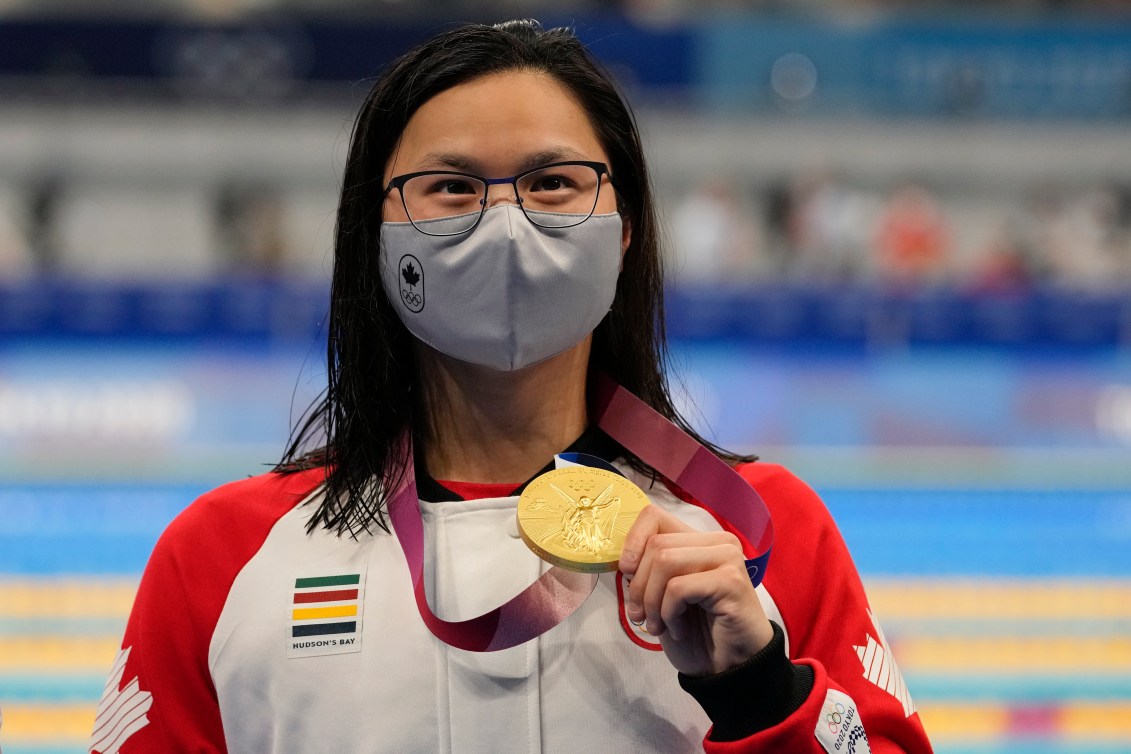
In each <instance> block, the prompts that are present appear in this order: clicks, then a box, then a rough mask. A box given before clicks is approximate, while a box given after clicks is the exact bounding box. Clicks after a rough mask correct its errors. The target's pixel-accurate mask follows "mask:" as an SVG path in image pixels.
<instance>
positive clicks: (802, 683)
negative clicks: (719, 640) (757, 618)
mask: <svg viewBox="0 0 1131 754" xmlns="http://www.w3.org/2000/svg"><path fill="white" fill-rule="evenodd" d="M770 625H772V626H773V627H774V638H773V639H771V640H770V643H769V644H767V645H766V646H765V647H764V648H763V649H762V651H761V652H759V653H758V654H756V655H754V656H753V657H751V658H750V659H749V660H747V661H746V662H744V663H742V664H741V665H738V666H736V667H733V668H731V669H730V670H725V671H723V672H722V673H718V674H716V675H707V676H702V677H699V678H694V677H691V676H686V675H684V674H683V673H680V674H679V685H680V686H682V687H683V690H684V691H686V692H687V693H689V694H691V696H693V697H695V701H697V702H699V706H701V707H702V708H703V711H704V712H706V713H707V716H708V717H709V718H711V722H712V723H713V724H714V729H713V730H712V731H711V740H712V741H738V740H740V739H743V738H746V737H748V736H752V735H754V734H755V733H758V732H759V731H763V730H766V729H767V728H772V727H774V726H775V725H777V724H778V723H780V722H781V721H782V720H785V719H786V718H787V717H789V716H790V715H792V714H793V713H794V712H796V711H797V709H798V708H799V707H801V705H802V704H804V703H805V700H806V698H808V696H809V692H810V691H812V690H813V669H812V668H811V667H809V666H808V665H794V664H793V663H792V662H790V661H789V658H788V657H786V656H785V633H784V632H783V631H782V629H781V626H779V625H778V624H777V623H774V622H773V621H770Z"/></svg>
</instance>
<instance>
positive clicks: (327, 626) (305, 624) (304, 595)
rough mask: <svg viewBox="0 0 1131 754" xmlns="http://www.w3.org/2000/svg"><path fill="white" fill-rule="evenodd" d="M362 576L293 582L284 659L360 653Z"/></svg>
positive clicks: (318, 578) (316, 578) (320, 577)
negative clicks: (286, 657) (285, 656)
mask: <svg viewBox="0 0 1131 754" xmlns="http://www.w3.org/2000/svg"><path fill="white" fill-rule="evenodd" d="M364 589H365V574H363V573H343V574H337V575H332V576H307V577H303V578H296V579H295V588H294V592H293V595H292V598H291V604H290V605H289V610H290V621H289V622H288V628H287V656H288V657H310V656H312V655H336V654H343V653H346V652H360V651H361V614H362V610H361V606H362V604H363V602H362V600H363V597H364Z"/></svg>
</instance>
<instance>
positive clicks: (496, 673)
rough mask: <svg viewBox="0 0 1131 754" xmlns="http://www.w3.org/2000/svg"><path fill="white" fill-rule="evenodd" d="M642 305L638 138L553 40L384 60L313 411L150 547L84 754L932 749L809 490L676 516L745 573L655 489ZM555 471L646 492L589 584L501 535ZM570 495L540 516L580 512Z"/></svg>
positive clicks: (652, 326) (600, 83) (602, 501)
mask: <svg viewBox="0 0 1131 754" xmlns="http://www.w3.org/2000/svg"><path fill="white" fill-rule="evenodd" d="M661 292H662V285H661V277H660V264H659V250H658V243H657V232H656V225H655V219H654V215H653V206H652V200H651V196H650V194H649V189H648V177H647V174H646V170H645V164H644V158H643V154H642V150H641V147H640V141H639V137H638V134H637V131H636V128H635V124H634V122H633V120H632V117H631V115H630V113H629V112H628V110H627V108H626V106H625V105H624V104H623V102H622V101H621V99H620V97H619V96H618V95H617V93H616V91H615V89H614V88H613V87H612V85H611V84H610V83H609V80H608V79H607V77H606V76H604V75H603V74H602V73H601V72H600V71H599V70H598V69H597V68H596V67H595V66H594V64H593V63H592V61H591V60H590V59H589V58H588V56H587V54H586V53H585V51H584V49H583V48H582V47H581V45H580V44H579V43H578V41H577V40H576V39H575V38H574V37H573V36H572V34H571V33H570V32H569V31H567V30H563V29H555V30H550V31H543V30H542V29H541V28H540V27H539V26H538V25H537V24H535V23H532V22H511V23H507V24H502V25H500V26H497V27H486V26H468V27H464V28H460V29H457V30H454V31H451V32H448V33H445V34H441V35H440V36H438V37H436V38H435V39H433V40H431V41H429V42H427V43H425V44H423V45H421V46H420V47H418V48H417V49H415V50H413V51H412V52H410V53H408V54H407V55H405V56H404V57H402V58H401V59H399V60H398V61H396V62H395V63H393V64H392V66H391V67H390V68H389V69H388V71H387V72H386V73H385V74H384V75H383V76H382V77H381V79H380V81H378V83H377V85H376V86H375V88H374V89H373V91H372V93H371V94H370V96H369V99H368V100H367V102H366V103H365V105H364V107H363V109H362V112H361V115H360V117H359V119H358V122H357V125H356V128H355V132H354V136H353V142H352V146H351V151H350V155H349V159H348V163H347V166H346V172H345V180H344V188H343V191H342V198H341V204H340V207H339V211H338V224H337V238H336V251H335V270H334V282H333V292H332V297H331V299H332V300H331V314H330V344H329V387H328V391H327V393H326V397H325V400H323V401H322V402H321V403H319V404H318V405H317V406H315V408H314V410H313V412H312V413H311V417H310V419H309V420H308V421H307V422H306V423H305V424H304V426H303V427H302V428H301V429H300V431H299V432H298V434H297V437H296V439H295V441H294V443H293V444H292V447H291V449H290V451H289V452H288V454H287V457H286V458H285V459H284V463H283V464H282V465H281V466H280V468H279V469H278V470H277V471H276V473H273V474H268V475H265V476H262V477H258V478H255V479H250V480H246V481H242V482H237V483H234V484H232V485H228V486H226V487H222V488H220V489H219V490H216V491H214V492H212V493H210V494H209V495H206V496H204V497H203V498H201V499H200V500H198V501H197V502H196V503H195V504H193V505H192V506H190V507H189V508H188V509H187V510H186V511H185V512H184V513H183V514H182V515H181V516H179V517H178V518H177V520H176V521H174V522H173V523H172V524H171V525H170V527H169V529H168V530H167V531H166V533H165V534H164V535H163V536H162V538H161V540H160V542H159V543H158V545H157V547H156V549H155V551H154V553H153V556H152V558H151V560H150V563H149V565H148V566H147V569H146V573H145V576H144V577H143V580H142V584H141V586H140V589H139V593H138V597H137V602H136V604H135V606H134V610H133V614H132V616H131V619H130V623H129V626H128V627H127V629H126V636H125V640H124V642H123V649H122V653H121V654H120V655H119V658H118V662H117V663H116V664H115V667H114V671H113V672H112V675H111V682H110V683H109V684H108V685H107V696H106V698H105V699H104V700H103V704H102V706H101V708H100V712H99V718H98V721H97V722H96V731H95V734H94V740H93V743H92V746H91V750H92V751H99V752H102V753H103V754H108V753H109V752H117V751H121V752H126V753H127V754H130V753H132V752H142V751H144V752H151V751H208V752H212V751H232V752H256V753H259V752H313V751H326V752H351V751H356V752H362V751H364V752H371V751H398V752H399V751H519V750H521V751H528V750H529V751H664V752H668V751H690V750H698V749H700V748H706V749H707V750H708V751H712V752H724V751H774V752H780V751H789V752H795V751H796V752H809V751H813V752H821V751H828V752H834V751H835V752H842V751H865V750H868V749H867V746H870V747H871V750H872V751H877V752H894V751H908V752H924V751H929V750H930V746H929V744H928V743H927V740H926V737H925V735H924V733H923V731H922V727H921V726H920V724H919V721H918V716H917V714H915V712H914V707H913V706H912V704H911V700H910V697H909V696H907V694H906V689H905V687H904V686H903V685H902V680H901V679H899V674H898V671H897V670H895V669H894V665H893V664H892V663H891V660H890V653H889V650H888V648H887V646H886V644H885V643H884V641H883V636H882V634H881V633H880V631H879V629H878V627H877V626H876V625H875V624H874V623H873V621H872V618H871V615H870V613H869V612H868V608H867V602H866V599H865V597H864V593H863V590H862V588H861V586H860V582H859V579H858V578H857V576H856V573H855V570H854V568H853V566H852V563H851V560H850V559H849V557H848V554H847V551H846V550H845V547H844V544H843V542H842V541H841V539H840V537H839V535H838V533H837V532H836V528H835V526H834V525H833V524H832V522H831V520H830V519H829V517H828V514H827V512H826V511H825V510H824V508H823V506H822V505H821V504H820V501H819V500H817V499H816V497H815V495H814V494H813V493H812V492H811V491H810V490H809V489H808V488H807V487H806V486H805V485H804V484H802V483H801V482H800V481H798V480H797V479H796V478H794V477H792V476H791V475H790V474H788V472H786V471H784V470H782V469H780V468H778V467H775V466H770V465H766V464H761V463H742V464H739V465H738V466H737V468H738V469H739V471H740V473H741V475H742V479H744V480H746V482H747V483H749V484H745V483H743V484H740V485H739V486H740V487H741V489H737V488H735V487H734V486H733V485H732V486H731V487H730V489H731V490H736V492H735V494H728V495H722V496H721V497H724V498H727V499H726V500H717V501H710V500H703V501H702V502H703V503H706V504H708V505H710V504H712V503H716V504H718V505H721V506H726V505H731V506H732V509H733V508H734V501H733V500H730V498H735V497H737V498H743V497H750V498H751V499H753V500H754V501H757V497H758V496H757V495H756V494H755V493H754V492H753V491H752V490H757V491H758V492H759V493H760V494H761V497H762V498H763V499H764V500H765V504H766V505H767V506H768V508H769V511H770V513H772V515H773V519H774V524H775V526H776V529H777V532H778V544H777V547H776V548H775V550H774V559H773V564H772V566H771V567H770V568H769V569H768V572H766V571H765V569H764V566H765V560H764V559H762V560H758V559H755V558H753V556H755V555H759V554H761V555H763V556H764V555H765V553H764V552H761V553H759V552H757V551H755V550H757V548H755V546H754V545H755V544H757V543H758V540H757V537H755V539H754V540H751V539H750V538H749V537H744V536H743V535H744V533H749V532H744V531H743V530H742V529H741V527H736V526H734V525H732V524H731V523H730V522H729V521H728V520H727V518H726V517H723V516H715V515H713V514H712V513H711V512H710V511H709V510H706V509H704V508H703V507H701V506H700V504H699V503H700V501H698V500H695V499H693V496H692V495H691V494H689V492H694V490H693V489H692V488H691V487H690V486H689V488H688V490H687V491H685V490H683V489H681V488H680V487H678V486H677V485H676V484H674V483H673V482H672V481H670V480H672V479H677V478H678V479H679V480H682V479H683V478H684V477H682V476H678V474H677V473H675V472H669V471H667V469H669V468H670V467H671V464H670V463H669V461H668V457H669V456H671V455H673V453H672V452H669V451H671V450H672V448H673V447H676V446H679V447H682V448H685V449H686V448H687V447H689V446H688V445H687V443H689V442H691V441H690V440H686V435H684V434H681V433H680V431H679V430H675V429H674V426H675V425H678V426H679V427H682V428H683V430H686V431H690V430H689V429H688V427H687V426H686V424H684V423H683V421H682V420H681V419H680V418H679V417H678V415H677V413H676V411H675V409H674V408H673V406H672V403H671V400H670V398H669V396H668V392H667V388H666V385H665V382H664V377H663V372H662V370H661V363H662V357H663V330H662V305H661ZM618 385H619V386H620V387H617V386H618ZM610 386H611V387H610ZM630 394H633V395H635V396H637V397H638V398H639V400H637V398H633V397H632V395H630ZM622 407H623V411H621V410H620V408H622ZM618 412H619V413H618ZM655 412H658V414H659V415H660V416H661V417H666V418H662V419H661V418H657V416H656V413H655ZM614 414H616V415H614ZM645 425H646V426H647V429H642V427H644V426H645ZM681 438H682V439H681ZM698 442H699V443H700V444H701V443H702V441H701V440H699V441H698ZM622 444H623V445H624V447H622ZM691 445H692V446H693V447H694V448H699V447H700V445H699V444H696V443H693V442H691ZM312 446H318V447H317V449H315V450H310V451H308V450H307V449H308V448H311V447H312ZM626 447H632V448H636V449H637V450H635V451H633V452H629V451H628V450H626V449H625V448H626ZM711 450H712V452H713V453H714V455H711V454H706V455H707V456H709V457H710V460H712V461H713V460H714V458H715V457H716V456H717V457H722V458H723V459H725V460H727V461H728V462H731V463H736V462H739V461H743V460H748V459H739V458H735V457H732V456H729V455H727V454H725V453H723V452H722V451H720V450H718V449H717V448H713V447H711ZM563 451H568V452H570V453H580V454H584V455H582V456H564V455H562V453H563ZM556 454H557V456H556ZM692 455H694V459H693V464H694V463H700V465H701V466H703V465H704V464H705V461H704V459H703V458H701V457H700V456H699V455H695V454H692ZM555 457H557V458H558V461H555V460H554V459H555ZM594 457H596V458H599V459H603V460H597V461H592V460H591V459H592V458H594ZM563 458H565V459H568V458H573V459H574V462H576V463H581V464H583V465H584V464H586V463H590V462H591V463H593V464H595V465H597V466H601V467H602V468H613V469H614V470H615V471H616V472H617V473H620V474H624V475H625V476H627V477H628V478H629V479H631V480H632V481H634V482H636V483H637V484H638V485H639V486H640V487H642V488H644V489H645V490H646V492H647V495H648V499H649V501H650V502H651V505H649V506H648V507H646V508H645V509H644V510H643V512H642V513H641V514H640V515H639V517H638V518H637V519H636V521H635V523H634V524H633V525H632V527H631V529H630V530H629V531H628V532H627V535H626V536H625V540H624V547H623V552H622V554H621V556H620V559H619V573H618V574H605V575H603V576H601V577H600V579H596V578H594V577H589V576H585V575H576V574H575V575H572V576H571V575H569V574H568V572H562V571H561V570H560V569H556V568H554V569H548V567H547V565H546V564H545V563H543V562H542V561H541V560H539V559H538V558H537V557H536V556H535V555H534V554H532V553H531V552H530V550H528V549H527V548H526V546H525V544H524V543H523V541H522V538H521V536H520V532H519V531H518V530H517V524H516V516H515V507H516V504H517V503H516V500H517V498H516V495H517V494H518V492H519V491H520V490H522V489H523V488H525V487H526V486H527V483H528V482H530V481H531V480H532V478H534V477H537V476H538V475H539V474H540V473H541V472H542V471H545V470H547V469H548V468H550V467H552V466H553V465H554V464H555V463H559V464H560V463H564V461H562V459H563ZM586 458H589V459H590V461H586V460H585V459H586ZM608 461H613V462H614V463H613V464H612V465H611V466H610V465H609V464H608V463H606V462H608ZM701 462H702V463H701ZM715 463H717V461H715ZM706 465H709V464H706ZM720 465H721V464H720ZM606 473H607V472H606ZM727 475H729V476H727ZM692 476H694V475H689V476H688V479H691V477H692ZM724 477H726V478H724ZM704 478H709V481H708V482H707V483H706V487H704V486H703V484H700V483H699V481H697V480H692V481H693V482H695V487H696V488H697V489H699V488H703V489H709V490H710V489H716V488H718V489H723V488H726V487H727V485H728V484H730V483H731V481H732V480H735V479H738V477H737V476H736V475H735V474H734V473H733V472H731V471H730V470H728V469H726V468H723V469H722V470H721V471H720V470H719V469H718V468H717V467H712V471H711V473H709V474H706V476H705V477H704ZM375 480H383V481H382V483H380V484H377V483H376V482H375ZM535 484H537V482H535ZM578 494H579V495H580V494H581V493H578ZM586 494H589V493H588V492H586ZM565 497H567V498H568V497H569V495H565ZM705 497H707V496H705ZM582 499H584V501H585V502H584V505H583V504H582V503H580V502H577V501H574V506H575V507H574V508H572V509H568V510H567V511H566V512H565V513H562V514H560V516H559V518H561V520H563V521H568V520H572V519H571V515H574V516H575V515H576V514H578V511H581V509H582V507H585V511H586V512H587V514H588V512H591V511H597V510H598V509H600V508H602V506H607V505H609V504H610V498H609V497H608V496H607V495H606V496H605V497H600V498H597V499H593V498H588V497H586V498H580V497H579V498H577V500H582ZM617 504H618V505H619V500H618V501H617ZM758 505H761V503H760V502H758ZM559 513H560V512H559ZM740 513H741V511H740ZM593 515H597V514H596V513H594V514H593ZM587 521H588V520H587ZM763 523H768V521H763ZM579 526H580V524H579ZM586 526H587V527H588V528H587V529H585V532H583V533H582V534H581V535H579V536H582V537H583V538H584V539H586V540H587V541H591V542H592V541H598V540H599V541H600V542H604V541H605V540H606V539H607V538H608V537H607V535H606V532H607V528H602V527H603V526H604V524H600V525H599V524H598V523H594V522H587V523H586ZM586 532H587V533H588V534H587V535H586V534H585V533H586ZM594 532H597V533H594ZM763 533H764V532H763ZM752 542H753V544H752ZM814 554H817V557H816V558H814V557H813V555H814ZM752 564H753V565H752ZM763 574H764V575H765V581H764V582H762V581H761V579H762V575H763ZM752 575H753V576H754V579H753V580H752V578H751V576H752ZM758 582H761V583H760V585H756V583H758ZM590 591H591V593H590ZM500 606H502V607H501V608H500ZM771 619H772V620H771ZM482 650H488V651H482ZM865 653H867V654H865ZM865 657H867V662H865V660H864V658H865ZM873 659H875V660H876V672H874V673H872V672H871V665H872V662H873ZM881 659H883V660H884V662H880V660H881ZM881 665H883V666H884V667H885V668H886V670H885V672H884V673H883V677H882V679H880V678H879V669H880V667H881ZM869 673H871V675H872V676H875V677H874V678H872V680H869ZM865 731H866V733H865ZM865 740H866V741H867V745H866V744H865Z"/></svg>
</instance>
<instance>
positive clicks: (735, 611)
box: [659, 563, 761, 641]
mask: <svg viewBox="0 0 1131 754" xmlns="http://www.w3.org/2000/svg"><path fill="white" fill-rule="evenodd" d="M756 604H757V606H758V609H760V608H761V603H759V602H758V597H757V594H756V593H755V592H754V590H753V588H752V586H751V584H750V579H749V578H747V577H746V572H745V570H742V571H741V572H740V570H739V569H738V568H736V567H733V565H732V564H730V563H727V564H725V565H722V566H720V567H718V568H714V569H712V570H709V571H696V572H694V573H685V574H681V575H678V576H673V577H672V578H671V579H669V580H668V584H667V588H666V589H665V590H664V594H663V597H662V602H661V605H660V610H659V613H660V619H661V620H662V621H663V624H664V626H665V627H666V628H667V631H668V635H669V636H670V637H671V638H672V639H674V640H676V641H682V640H683V639H685V638H687V637H688V636H689V635H690V633H691V631H692V630H693V628H694V624H693V622H692V621H691V620H690V612H689V610H690V608H691V607H698V608H700V609H701V610H703V611H704V612H706V613H709V614H711V615H712V616H713V618H714V619H715V620H724V621H725V620H726V619H727V617H728V616H730V617H731V618H733V619H734V622H735V624H736V625H737V624H738V623H741V621H742V620H743V618H742V616H743V615H744V614H749V613H751V612H752V611H753V610H754V605H756Z"/></svg>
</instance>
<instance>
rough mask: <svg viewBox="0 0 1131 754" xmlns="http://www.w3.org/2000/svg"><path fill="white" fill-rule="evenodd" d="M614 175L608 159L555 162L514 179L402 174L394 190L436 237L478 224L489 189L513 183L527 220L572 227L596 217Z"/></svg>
mask: <svg viewBox="0 0 1131 754" xmlns="http://www.w3.org/2000/svg"><path fill="white" fill-rule="evenodd" d="M606 175H607V176H609V180H610V181H611V180H612V174H611V173H610V172H609V167H608V166H607V165H606V164H605V163H603V162H585V161H581V160H577V161H570V162H555V163H552V164H550V165H543V166H542V167H540V168H534V169H533V170H527V171H526V172H525V173H519V174H518V175H515V176H511V177H510V178H484V177H482V176H478V175H471V174H470V173H456V172H452V171H446V170H425V171H422V172H419V173H406V174H405V175H398V176H397V177H396V178H393V179H392V180H391V181H389V185H388V186H386V187H385V196H388V195H389V192H390V191H392V190H393V189H397V190H398V191H400V194H401V202H402V203H403V204H404V210H405V212H406V213H407V214H408V219H409V222H411V223H412V225H413V227H415V228H416V229H417V230H419V231H420V232H421V233H426V234H428V235H430V236H458V235H459V234H461V233H468V232H470V231H472V230H474V229H475V226H477V225H478V224H479V221H480V220H481V219H482V218H483V213H484V212H486V211H487V189H488V188H489V187H490V186H494V185H497V184H503V183H509V184H511V185H512V186H513V187H514V194H515V198H516V199H517V200H518V206H519V207H521V208H522V212H523V214H525V215H526V219H527V220H529V221H530V222H532V223H534V224H535V225H537V226H539V227H542V228H569V227H572V226H574V225H580V224H581V223H583V222H585V221H586V220H588V219H589V218H590V217H592V216H593V210H594V209H595V208H596V207H597V197H598V195H599V194H600V193H601V178H602V176H606Z"/></svg>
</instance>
